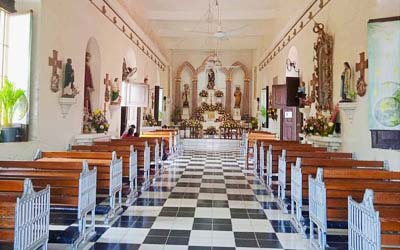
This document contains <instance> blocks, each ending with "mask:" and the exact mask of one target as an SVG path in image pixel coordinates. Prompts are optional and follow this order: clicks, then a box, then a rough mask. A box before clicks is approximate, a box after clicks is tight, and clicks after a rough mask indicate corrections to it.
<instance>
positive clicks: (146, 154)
mask: <svg viewBox="0 0 400 250" xmlns="http://www.w3.org/2000/svg"><path fill="white" fill-rule="evenodd" d="M143 146H144V147H143ZM143 146H141V147H133V148H134V150H135V151H136V154H137V156H136V160H137V168H136V169H137V172H136V179H137V180H136V181H137V184H136V185H138V186H140V185H141V189H142V190H147V188H148V187H149V186H150V184H151V181H152V178H154V177H155V174H156V172H153V175H152V173H151V168H150V147H149V146H148V145H147V144H146V143H144V145H143ZM71 149H72V150H73V151H80V152H112V151H115V152H116V154H117V156H118V157H122V158H123V159H128V157H127V156H129V155H130V153H131V150H133V149H132V145H131V146H128V145H117V146H114V145H109V144H104V145H93V146H72V147H71ZM123 166H124V168H127V166H128V162H124V164H123ZM124 172H125V173H126V171H124ZM124 176H126V175H125V174H124ZM140 180H143V182H142V183H140Z"/></svg>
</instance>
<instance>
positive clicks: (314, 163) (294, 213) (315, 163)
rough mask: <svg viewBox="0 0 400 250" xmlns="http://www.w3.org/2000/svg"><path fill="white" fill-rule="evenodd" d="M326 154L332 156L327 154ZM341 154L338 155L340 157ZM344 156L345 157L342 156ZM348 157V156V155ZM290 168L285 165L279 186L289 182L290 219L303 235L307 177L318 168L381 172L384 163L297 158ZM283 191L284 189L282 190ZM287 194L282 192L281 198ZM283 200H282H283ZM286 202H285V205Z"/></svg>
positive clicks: (305, 227)
mask: <svg viewBox="0 0 400 250" xmlns="http://www.w3.org/2000/svg"><path fill="white" fill-rule="evenodd" d="M326 154H329V155H331V154H333V153H328V152H326ZM342 154H343V153H339V155H342ZM343 156H345V155H343ZM348 156H349V155H348ZM289 165H290V166H288V164H286V178H285V177H284V176H282V177H281V183H280V185H281V186H283V187H284V186H285V184H283V183H284V182H283V180H286V184H287V183H288V182H289V180H290V202H291V218H292V220H293V222H294V224H295V225H296V226H297V228H298V229H299V230H300V232H301V233H303V234H305V231H306V229H307V226H306V225H305V224H304V218H303V211H304V210H303V203H304V202H303V200H304V199H305V197H308V185H309V183H308V176H309V175H313V176H314V175H315V174H316V172H317V169H318V168H321V169H341V170H347V169H357V168H362V169H371V170H383V169H384V168H385V163H384V162H383V161H360V160H353V159H326V158H312V157H310V158H305V157H303V158H301V159H300V158H299V159H297V161H296V164H293V163H290V164H289ZM281 166H282V167H281V172H282V171H283V170H282V169H283V166H284V164H283V165H281ZM283 189H285V188H283ZM286 194H287V193H285V192H282V195H283V197H285V196H284V195H286ZM283 200H284V199H283ZM287 202H288V201H285V203H287Z"/></svg>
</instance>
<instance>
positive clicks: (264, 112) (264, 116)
mask: <svg viewBox="0 0 400 250" xmlns="http://www.w3.org/2000/svg"><path fill="white" fill-rule="evenodd" d="M260 112H261V118H262V123H263V125H264V123H265V122H266V121H267V119H268V111H267V108H266V107H265V106H262V107H261V109H260ZM263 127H264V126H263Z"/></svg>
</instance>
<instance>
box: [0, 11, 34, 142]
mask: <svg viewBox="0 0 400 250" xmlns="http://www.w3.org/2000/svg"><path fill="white" fill-rule="evenodd" d="M31 26H32V13H31V12H29V13H23V14H20V13H15V14H9V13H7V12H6V11H4V10H2V9H0V90H1V89H2V88H3V87H4V86H5V79H8V80H9V82H11V83H12V84H13V85H14V87H15V88H16V89H22V90H23V91H24V93H25V98H21V99H20V101H19V102H18V103H17V104H16V105H15V106H14V108H13V110H14V112H13V115H12V117H11V115H10V116H9V119H8V120H9V122H8V123H9V124H7V123H6V119H4V117H5V114H6V112H5V110H4V105H2V107H3V108H0V118H1V119H0V127H2V129H1V137H0V141H1V142H12V141H26V140H27V130H28V124H29V113H28V110H29V95H30V92H29V90H30V88H29V87H30V81H31V79H30V75H31V69H30V66H31V34H32V32H31V31H32V27H31ZM8 127H12V128H15V129H6V128H8ZM11 130H12V132H11V134H7V133H8V132H9V131H11ZM7 131H8V132H7Z"/></svg>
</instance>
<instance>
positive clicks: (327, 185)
mask: <svg viewBox="0 0 400 250" xmlns="http://www.w3.org/2000/svg"><path fill="white" fill-rule="evenodd" d="M365 189H372V190H374V192H376V193H378V192H384V193H389V194H387V195H386V196H384V197H385V198H382V199H377V200H375V201H374V204H375V209H376V210H377V211H379V214H380V216H381V219H382V218H385V219H388V220H393V221H394V224H393V223H392V224H391V225H392V226H393V225H399V223H398V222H400V210H399V206H398V205H399V204H398V205H397V206H393V205H390V206H388V205H387V204H388V202H387V199H388V198H390V197H391V195H393V197H395V196H396V195H398V194H399V192H400V172H390V171H386V170H370V169H330V168H328V169H322V168H318V170H317V174H316V177H315V178H313V177H312V176H311V175H310V176H309V217H310V232H311V234H310V242H311V244H312V245H313V246H315V247H317V248H321V249H324V248H325V247H326V246H327V243H326V234H327V228H328V226H327V224H328V223H327V222H328V221H347V220H348V211H347V206H348V196H352V197H354V198H355V199H357V198H358V197H360V196H362V194H363V192H364V190H365ZM393 199H394V200H396V198H393ZM379 202H382V204H380V203H379ZM314 225H316V230H317V231H318V232H319V233H318V235H319V237H318V238H317V239H314V238H315V237H314ZM392 226H388V227H389V228H391V227H392ZM385 227H386V226H385ZM382 244H383V245H389V246H393V247H400V228H397V230H396V233H395V234H392V235H390V236H389V237H386V236H384V237H382Z"/></svg>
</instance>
